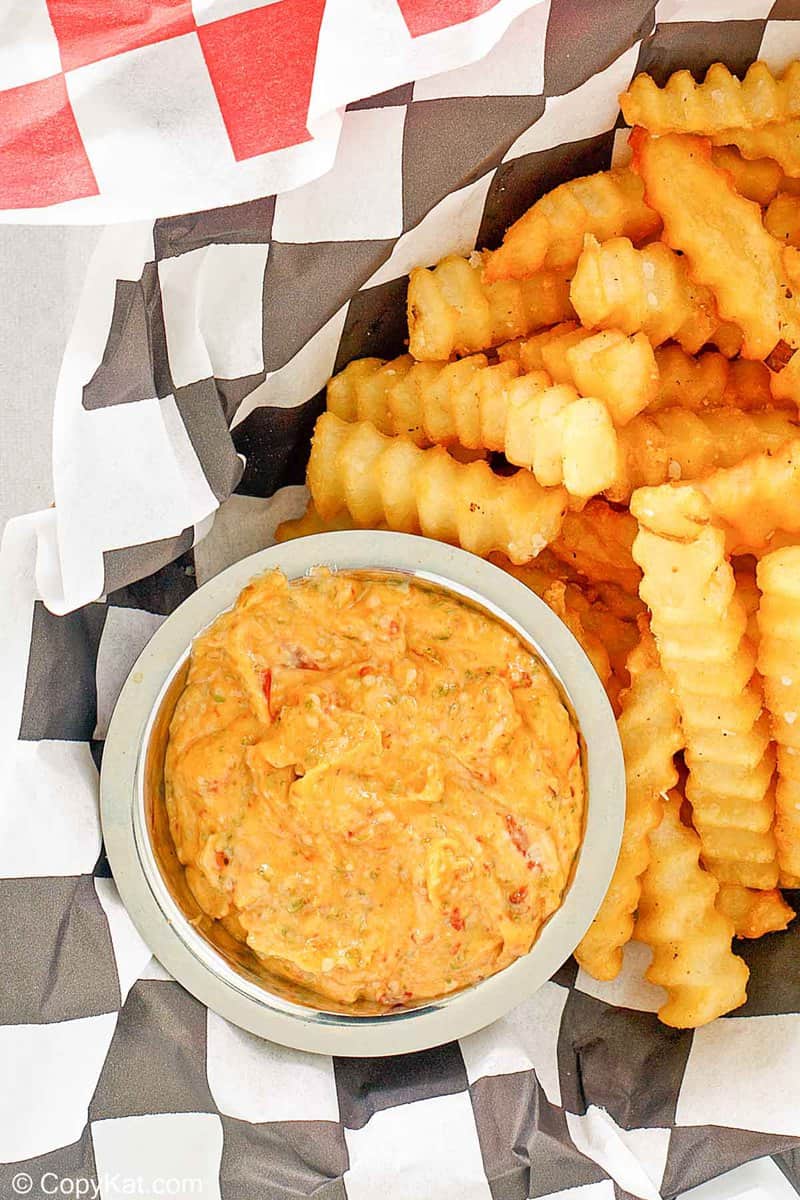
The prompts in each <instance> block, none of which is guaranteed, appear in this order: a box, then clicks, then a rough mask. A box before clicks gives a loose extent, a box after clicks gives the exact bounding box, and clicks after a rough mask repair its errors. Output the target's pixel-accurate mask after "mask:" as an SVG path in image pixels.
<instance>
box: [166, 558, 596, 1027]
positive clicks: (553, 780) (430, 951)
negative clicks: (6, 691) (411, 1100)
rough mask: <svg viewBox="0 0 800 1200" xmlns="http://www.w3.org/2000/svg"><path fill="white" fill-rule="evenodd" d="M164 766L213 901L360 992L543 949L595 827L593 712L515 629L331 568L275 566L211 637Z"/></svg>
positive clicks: (423, 592) (327, 989)
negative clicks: (588, 781)
mask: <svg viewBox="0 0 800 1200" xmlns="http://www.w3.org/2000/svg"><path fill="white" fill-rule="evenodd" d="M165 778H166V801H167V810H168V813H169V818H170V826H171V830H172V836H173V839H174V841H175V845H176V848H177V852H178V856H179V858H180V860H181V862H182V863H183V864H185V867H186V877H187V881H188V883H189V886H190V887H191V889H192V892H193V893H194V895H195V896H196V898H197V900H198V902H199V904H200V905H201V907H202V908H203V909H204V910H205V911H206V912H207V913H208V914H210V915H211V916H212V917H216V918H221V919H223V920H224V923H225V925H226V926H227V927H228V928H229V929H230V930H232V931H234V932H235V933H236V934H237V936H239V937H241V938H243V939H244V940H246V941H247V943H248V945H249V946H250V947H251V949H252V950H253V951H254V953H255V954H256V955H257V956H258V957H259V958H260V959H261V960H263V962H264V963H265V964H266V965H267V966H268V967H269V968H270V970H272V971H275V972H278V973H280V974H281V975H283V976H285V977H288V978H289V979H292V980H294V981H297V982H300V983H301V984H303V985H304V986H306V987H308V988H310V989H311V990H312V991H314V992H315V993H317V994H319V995H321V996H323V997H328V998H331V999H333V1000H336V1001H338V1002H346V1003H349V1002H353V1001H356V1000H363V1001H368V1002H371V1003H374V1004H378V1005H386V1006H393V1005H404V1004H413V1003H414V1002H415V1001H420V1000H424V999H426V998H431V997H434V996H439V995H442V994H443V993H446V992H450V991H454V990H456V989H458V988H462V987H465V986H467V985H468V984H472V983H475V982H476V981H477V980H479V979H482V978H483V977H484V976H486V975H491V974H492V973H493V972H495V971H498V970H500V969H501V968H502V967H504V966H506V965H507V964H508V963H510V962H512V961H513V960H514V959H515V958H517V957H518V956H519V955H521V954H524V953H526V951H528V950H529V949H530V947H531V944H532V943H533V941H534V940H535V938H536V936H537V933H538V932H539V929H540V928H541V925H542V922H543V921H544V920H545V919H546V918H547V917H548V916H549V915H550V914H551V913H552V912H553V911H554V910H555V909H556V908H558V906H559V904H560V902H561V898H562V895H563V892H564V889H565V886H566V883H567V880H568V877H569V874H570V869H571V866H572V862H573V859H574V857H575V854H576V851H577V849H578V845H579V842H580V838H581V832H582V827H583V808H584V786H583V774H582V769H581V763H580V756H579V749H578V739H577V735H576V731H575V728H574V726H573V724H572V721H571V719H570V716H569V714H568V712H567V710H566V708H565V707H564V705H563V703H562V701H561V699H560V696H559V694H558V691H557V690H556V687H555V685H554V684H553V681H552V680H551V678H550V676H549V675H548V673H547V671H546V670H545V668H544V667H543V666H542V664H541V663H540V662H539V660H538V659H537V658H536V657H535V656H534V655H533V654H531V653H530V652H529V651H528V650H527V649H526V648H525V647H524V646H523V644H522V643H521V642H520V641H519V640H518V639H517V638H516V637H515V636H514V635H513V634H512V633H511V632H509V631H508V630H506V629H505V628H504V627H503V626H502V625H501V624H500V623H499V622H497V621H495V620H493V619H492V618H491V617H489V616H487V615H486V614H484V613H482V612H480V611H478V610H476V609H474V608H472V607H470V606H468V605H466V604H462V603H461V602H459V601H457V600H455V599H452V598H451V597H449V596H448V595H445V594H443V593H442V592H439V591H435V590H430V589H427V588H425V587H422V586H418V585H415V584H408V583H406V582H401V581H394V580H391V579H390V580H388V581H387V580H386V579H385V578H368V577H360V576H358V575H347V574H343V573H340V574H332V573H330V572H328V571H325V570H320V571H317V572H315V573H314V574H313V575H311V576H310V577H308V578H305V579H302V580H300V581H297V582H294V583H292V584H291V585H290V584H289V583H288V582H287V580H286V579H285V578H284V576H283V575H282V574H281V573H280V572H272V573H270V574H267V575H264V576H262V577H261V578H259V579H257V580H256V581H255V582H253V583H251V584H250V585H249V586H248V587H247V588H245V590H244V591H243V592H242V594H241V596H240V597H239V600H238V602H237V604H236V606H235V608H234V609H233V610H232V611H231V612H228V613H225V614H224V615H223V616H221V617H220V618H219V619H218V620H217V621H216V622H215V623H214V625H212V626H211V628H210V629H209V630H208V631H207V632H206V633H204V634H203V635H202V636H201V637H199V638H197V640H196V641H195V643H194V646H193V649H192V655H191V664H190V668H189V674H188V679H187V682H186V687H185V690H184V691H183V693H182V694H181V697H180V699H179V701H178V705H177V708H176V710H175V715H174V717H173V720H172V725H171V728H170V738H169V745H168V749H167V757H166V767H165Z"/></svg>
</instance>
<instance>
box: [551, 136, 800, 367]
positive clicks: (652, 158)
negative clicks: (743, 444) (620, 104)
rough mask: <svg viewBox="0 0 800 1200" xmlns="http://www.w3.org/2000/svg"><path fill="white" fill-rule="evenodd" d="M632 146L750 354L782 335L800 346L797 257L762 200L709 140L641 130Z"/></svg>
mask: <svg viewBox="0 0 800 1200" xmlns="http://www.w3.org/2000/svg"><path fill="white" fill-rule="evenodd" d="M631 145H632V146H633V162H634V166H635V167H636V170H637V171H638V172H639V174H640V175H641V176H642V179H643V180H644V187H645V195H646V196H647V198H648V201H649V202H650V204H652V205H653V207H654V208H656V209H658V211H659V212H660V213H661V216H662V218H663V221H664V231H663V234H662V238H663V240H664V241H665V242H666V243H667V245H669V246H671V247H672V248H673V250H680V251H682V252H683V254H685V255H686V258H687V260H688V263H689V267H690V270H691V275H692V278H693V279H694V280H695V281H696V282H697V284H698V285H702V286H705V287H707V288H709V289H710V291H711V293H712V294H713V296H714V298H715V300H716V307H717V311H718V312H719V315H720V316H721V317H722V318H724V319H725V320H726V321H732V322H734V324H736V325H738V326H739V328H740V329H741V330H742V333H743V335H744V341H743V344H742V354H743V356H744V357H745V358H755V359H764V358H766V357H767V355H769V354H770V353H771V352H772V350H773V349H774V348H775V346H776V344H777V343H778V342H779V341H781V340H783V341H784V342H786V343H788V345H790V346H794V347H797V346H800V302H799V301H798V299H797V297H796V296H795V285H794V283H793V281H792V279H791V273H792V272H791V271H790V270H789V269H788V268H789V267H790V266H791V263H790V262H788V261H784V258H783V255H782V252H781V247H780V245H779V244H778V243H777V242H776V241H775V239H774V238H773V237H772V236H771V235H770V234H769V233H767V231H766V229H765V228H764V225H763V222H762V218H761V209H760V208H759V206H758V205H757V204H754V203H753V201H751V200H746V199H745V198H744V197H743V196H740V195H738V194H737V192H736V191H735V190H734V187H733V183H732V181H731V177H730V176H729V175H728V174H727V172H725V171H721V170H719V169H718V168H717V167H715V166H714V164H713V162H712V161H711V146H710V144H709V142H708V140H707V139H706V138H701V137H689V136H680V135H676V134H668V135H666V136H665V137H658V138H652V137H649V136H648V135H647V133H646V132H645V131H644V130H642V129H636V130H634V132H633V133H632V134H631ZM787 253H792V251H787ZM573 288H574V284H573ZM573 302H574V301H573Z"/></svg>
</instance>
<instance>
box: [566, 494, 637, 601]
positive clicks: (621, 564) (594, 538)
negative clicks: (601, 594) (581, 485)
mask: <svg viewBox="0 0 800 1200" xmlns="http://www.w3.org/2000/svg"><path fill="white" fill-rule="evenodd" d="M635 536H636V521H635V520H634V519H633V517H632V516H631V515H630V513H627V512H621V511H619V510H618V509H615V508H612V507H611V505H610V504H607V503H606V502H605V501H604V500H599V499H598V500H590V501H589V503H588V504H587V505H586V507H585V508H584V509H583V510H582V511H581V512H569V513H567V515H566V517H565V518H564V522H563V524H562V526H561V533H560V535H559V536H558V538H557V539H556V540H555V541H554V542H553V544H552V546H551V549H552V551H553V553H554V554H555V555H556V556H557V557H558V558H560V559H561V560H562V561H563V562H565V563H568V564H569V565H570V566H571V567H574V569H575V570H576V571H579V572H580V573H581V575H585V576H586V578H587V579H589V580H591V581H592V582H593V583H614V584H617V585H618V586H619V587H620V588H621V589H622V590H623V591H624V592H626V593H628V594H629V595H632V596H638V594H639V581H640V580H641V578H642V573H641V571H640V570H639V567H638V566H637V565H636V563H635V562H634V561H633V557H632V554H631V548H632V546H633V539H634V538H635Z"/></svg>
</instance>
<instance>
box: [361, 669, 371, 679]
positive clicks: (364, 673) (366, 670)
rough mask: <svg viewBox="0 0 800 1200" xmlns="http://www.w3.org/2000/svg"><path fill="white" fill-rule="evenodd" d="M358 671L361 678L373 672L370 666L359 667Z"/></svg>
mask: <svg viewBox="0 0 800 1200" xmlns="http://www.w3.org/2000/svg"><path fill="white" fill-rule="evenodd" d="M358 673H359V675H360V676H361V678H362V679H363V678H364V676H365V675H371V674H372V673H373V672H372V667H359V671H358Z"/></svg>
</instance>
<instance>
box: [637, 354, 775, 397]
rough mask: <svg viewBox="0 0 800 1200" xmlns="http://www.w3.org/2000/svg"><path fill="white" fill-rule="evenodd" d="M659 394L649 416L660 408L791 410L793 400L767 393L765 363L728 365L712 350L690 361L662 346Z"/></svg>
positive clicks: (748, 361) (738, 361)
mask: <svg viewBox="0 0 800 1200" xmlns="http://www.w3.org/2000/svg"><path fill="white" fill-rule="evenodd" d="M655 357H656V365H657V368H658V375H659V379H658V391H657V393H656V395H655V397H654V399H653V400H651V401H650V403H649V404H648V406H647V412H648V413H654V412H658V411H659V410H660V409H662V408H686V409H689V410H691V411H692V412H698V411H701V410H703V409H706V408H723V407H730V408H740V409H743V410H745V411H748V412H750V411H753V410H759V409H764V408H778V407H781V408H790V409H794V408H795V407H796V406H795V404H794V402H793V401H792V400H789V399H784V400H778V399H776V397H775V396H774V395H773V394H772V392H771V390H770V372H769V370H768V369H767V367H766V366H765V365H764V363H761V362H753V361H752V359H748V358H737V359H734V360H733V362H731V361H730V360H729V359H727V358H726V357H725V356H724V355H723V354H718V353H717V352H716V351H715V350H704V351H703V352H702V354H698V355H697V357H696V358H695V357H693V356H692V355H691V354H687V353H686V351H685V350H682V349H681V348H680V346H674V345H669V346H661V347H659V349H658V350H656V352H655Z"/></svg>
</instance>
